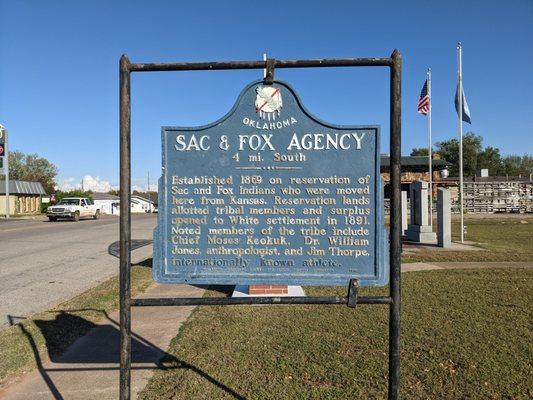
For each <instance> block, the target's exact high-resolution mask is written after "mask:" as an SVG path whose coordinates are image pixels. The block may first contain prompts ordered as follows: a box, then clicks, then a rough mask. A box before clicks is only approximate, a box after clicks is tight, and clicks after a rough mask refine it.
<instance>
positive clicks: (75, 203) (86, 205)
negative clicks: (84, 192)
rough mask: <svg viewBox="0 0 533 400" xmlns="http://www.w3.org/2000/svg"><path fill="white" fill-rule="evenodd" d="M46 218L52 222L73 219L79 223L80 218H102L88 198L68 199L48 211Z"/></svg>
mask: <svg viewBox="0 0 533 400" xmlns="http://www.w3.org/2000/svg"><path fill="white" fill-rule="evenodd" d="M46 216H47V217H48V219H49V220H50V221H51V222H54V221H57V219H58V218H71V219H72V220H73V221H79V220H80V218H88V217H89V218H94V219H98V218H100V209H99V208H98V207H97V206H95V205H94V203H93V201H92V200H91V199H89V198H87V197H66V198H64V199H61V200H60V201H59V203H57V204H56V205H55V206H51V207H48V208H47V209H46Z"/></svg>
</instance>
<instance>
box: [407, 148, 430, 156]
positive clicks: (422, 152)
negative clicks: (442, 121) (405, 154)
mask: <svg viewBox="0 0 533 400" xmlns="http://www.w3.org/2000/svg"><path fill="white" fill-rule="evenodd" d="M428 155H429V151H428V149H427V147H420V148H417V147H413V150H411V156H426V157H427V156H428Z"/></svg>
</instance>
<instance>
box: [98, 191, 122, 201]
mask: <svg viewBox="0 0 533 400" xmlns="http://www.w3.org/2000/svg"><path fill="white" fill-rule="evenodd" d="M91 197H92V199H93V200H120V197H118V196H115V195H114V194H109V193H100V192H95V193H93V194H92V195H91Z"/></svg>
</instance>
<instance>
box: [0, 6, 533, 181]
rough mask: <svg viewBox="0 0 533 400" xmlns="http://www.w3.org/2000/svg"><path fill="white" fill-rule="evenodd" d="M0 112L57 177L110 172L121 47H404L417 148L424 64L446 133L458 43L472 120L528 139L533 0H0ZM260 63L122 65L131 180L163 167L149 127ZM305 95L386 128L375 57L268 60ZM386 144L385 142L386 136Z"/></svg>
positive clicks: (451, 122) (216, 96) (314, 52)
mask: <svg viewBox="0 0 533 400" xmlns="http://www.w3.org/2000/svg"><path fill="white" fill-rule="evenodd" d="M0 15H1V17H2V18H1V24H0V123H2V124H4V125H5V126H6V127H7V128H8V130H9V132H10V143H11V146H10V147H11V149H18V150H21V151H23V152H25V153H38V154H40V155H42V156H44V157H47V158H48V159H50V160H51V161H52V162H53V163H55V164H56V165H57V166H58V168H59V177H58V178H59V179H58V180H59V181H63V180H69V179H70V181H73V182H79V181H80V180H81V178H82V177H83V176H84V175H91V176H93V177H97V176H98V177H99V178H100V179H101V180H105V181H109V182H110V183H111V185H118V60H119V57H120V55H121V54H122V53H126V54H128V56H129V57H130V59H131V60H132V61H133V62H162V61H211V60H213V61H214V60H250V59H252V60H257V59H260V58H261V57H262V54H263V52H267V53H268V55H269V56H270V57H273V58H279V59H297V58H333V57H367V56H369V57H372V56H376V57H383V56H388V55H390V53H391V52H392V50H393V49H394V48H398V49H399V50H400V51H401V52H402V55H403V61H404V75H403V117H402V123H403V146H402V147H403V153H404V154H409V152H410V150H411V148H412V147H422V146H427V133H426V123H427V120H426V118H425V117H423V116H421V115H419V114H417V112H416V103H417V100H418V96H419V93H420V89H421V87H422V84H423V82H424V79H425V74H426V69H427V67H431V68H432V70H433V123H434V124H433V131H434V139H435V141H439V140H446V139H450V138H453V137H457V119H456V114H455V111H454V107H453V96H454V91H455V85H456V53H455V47H456V43H457V41H459V40H460V41H461V42H462V43H463V48H464V53H463V77H464V87H465V93H466V97H467V99H468V103H469V106H470V110H471V115H472V122H473V124H472V126H469V125H467V124H466V125H465V129H466V130H467V131H468V130H472V131H474V132H475V133H477V134H480V135H482V136H483V138H484V143H485V145H492V146H496V147H499V148H500V149H501V151H502V153H503V154H512V153H515V154H525V153H529V154H531V153H532V152H533V113H532V110H533V107H532V106H533V101H532V92H533V74H532V73H531V66H532V65H533V47H532V45H531V43H532V41H533V1H531V0H524V1H518V0H513V1H507V2H503V1H490V0H489V1H481V0H479V1H466V2H465V1H441V2H436V1H429V0H428V1H409V2H408V1H401V2H399V1H390V2H385V1H373V2H355V1H310V0H306V1H305V2H304V1H268V2H265V1H241V2H237V1H234V2H230V1H228V2H222V1H201V0H197V1H184V2H177V1H96V0H92V1H88V0H87V1H52V0H47V1H39V0H35V1H22V0H19V1H8V0H0ZM261 74H262V71H259V70H257V71H227V72H165V73H148V74H136V75H133V80H132V99H133V103H132V112H133V118H132V135H133V142H132V157H133V158H132V160H133V164H132V165H133V171H132V178H133V183H134V184H136V185H138V186H140V187H143V185H145V180H146V178H145V177H146V172H147V171H149V172H150V175H151V177H152V179H153V180H155V178H156V177H158V176H159V175H160V127H161V126H162V125H182V126H183V125H192V126H194V125H201V124H205V123H208V122H211V121H213V120H215V119H217V118H219V117H221V116H222V115H223V114H225V113H226V112H227V111H228V110H229V109H230V108H231V106H232V105H233V103H234V101H235V99H236V96H237V95H238V93H239V92H240V91H241V89H242V88H243V87H244V85H245V84H247V83H248V82H250V81H251V80H254V79H257V78H259V77H260V76H261ZM277 78H279V79H282V80H285V81H288V82H289V83H291V84H292V85H293V87H294V88H295V89H296V90H297V91H298V92H299V94H300V96H301V98H302V99H303V101H304V103H305V104H306V106H307V108H308V109H309V110H310V111H311V112H313V113H314V114H316V115H317V116H319V117H320V118H322V119H324V120H326V121H329V122H335V123H348V124H379V125H381V126H382V129H383V132H384V133H388V128H389V127H388V80H387V79H388V71H387V70H386V69H369V68H364V69H326V70H319V69H307V70H280V71H277ZM383 137H384V139H383V143H382V149H381V150H382V152H388V137H387V136H386V135H385V134H384V135H383Z"/></svg>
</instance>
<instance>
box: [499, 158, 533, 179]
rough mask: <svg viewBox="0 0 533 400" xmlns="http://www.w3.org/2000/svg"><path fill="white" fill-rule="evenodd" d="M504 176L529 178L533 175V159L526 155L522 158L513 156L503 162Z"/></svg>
mask: <svg viewBox="0 0 533 400" xmlns="http://www.w3.org/2000/svg"><path fill="white" fill-rule="evenodd" d="M502 170H503V172H502V174H504V175H509V176H517V175H522V176H529V175H531V174H533V157H532V156H530V155H527V154H526V155H524V156H522V157H520V156H517V155H514V154H511V155H508V156H505V157H504V158H503V160H502Z"/></svg>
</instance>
